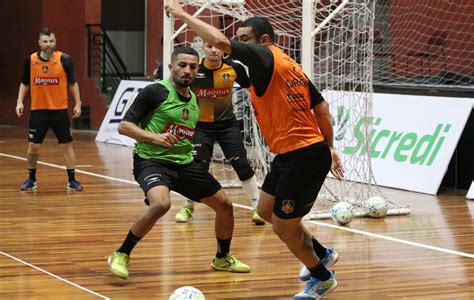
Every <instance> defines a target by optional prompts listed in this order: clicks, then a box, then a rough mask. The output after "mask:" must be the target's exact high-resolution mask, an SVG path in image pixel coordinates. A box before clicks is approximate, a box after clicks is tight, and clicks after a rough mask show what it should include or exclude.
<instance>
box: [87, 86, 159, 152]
mask: <svg viewBox="0 0 474 300" xmlns="http://www.w3.org/2000/svg"><path fill="white" fill-rule="evenodd" d="M151 83H153V82H152V81H133V80H122V81H121V82H120V85H119V86H118V88H117V91H116V92H115V95H114V98H113V99H112V103H111V104H110V106H109V109H108V110H107V114H106V115H105V118H104V120H103V121H102V124H101V125H100V129H99V132H98V133H97V136H96V138H95V140H96V142H104V143H110V144H118V145H125V146H130V147H132V146H133V145H134V144H135V140H134V139H131V138H129V137H127V136H124V135H121V134H119V133H118V130H117V128H118V125H119V123H120V121H122V118H123V117H124V115H125V113H126V112H127V110H128V108H129V107H130V105H132V103H133V100H135V97H136V96H137V94H138V92H140V91H141V90H143V88H144V87H145V86H147V85H149V84H151Z"/></svg>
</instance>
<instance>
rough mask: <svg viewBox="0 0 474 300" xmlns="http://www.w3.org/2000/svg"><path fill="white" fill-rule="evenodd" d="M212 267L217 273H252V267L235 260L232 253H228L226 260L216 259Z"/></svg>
mask: <svg viewBox="0 0 474 300" xmlns="http://www.w3.org/2000/svg"><path fill="white" fill-rule="evenodd" d="M211 267H212V268H213V269H214V270H216V271H227V272H234V273H248V272H250V266H249V265H247V264H244V263H243V262H241V261H240V260H238V259H237V258H235V257H234V256H233V255H232V254H231V253H228V254H227V255H226V256H225V257H224V258H217V257H214V259H213V260H212V263H211Z"/></svg>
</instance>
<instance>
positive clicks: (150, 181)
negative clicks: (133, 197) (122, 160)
mask: <svg viewBox="0 0 474 300" xmlns="http://www.w3.org/2000/svg"><path fill="white" fill-rule="evenodd" d="M144 179H145V181H146V185H151V184H153V183H155V182H159V181H161V174H151V175H147V176H145V178H144Z"/></svg>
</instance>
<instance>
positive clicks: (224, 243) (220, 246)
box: [216, 238, 232, 258]
mask: <svg viewBox="0 0 474 300" xmlns="http://www.w3.org/2000/svg"><path fill="white" fill-rule="evenodd" d="M230 241H232V238H230V239H227V240H221V239H220V238H217V253H216V257H217V258H223V257H225V256H226V255H227V254H228V253H229V251H230Z"/></svg>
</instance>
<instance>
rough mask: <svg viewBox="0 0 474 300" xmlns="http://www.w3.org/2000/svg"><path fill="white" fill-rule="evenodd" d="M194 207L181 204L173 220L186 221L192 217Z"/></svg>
mask: <svg viewBox="0 0 474 300" xmlns="http://www.w3.org/2000/svg"><path fill="white" fill-rule="evenodd" d="M193 211H194V208H193V207H191V206H189V205H186V204H185V205H183V207H181V209H180V210H179V211H178V213H177V214H176V216H175V217H174V219H175V221H176V222H178V223H186V222H188V221H189V220H192V219H193Z"/></svg>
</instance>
